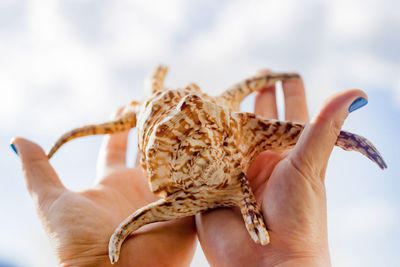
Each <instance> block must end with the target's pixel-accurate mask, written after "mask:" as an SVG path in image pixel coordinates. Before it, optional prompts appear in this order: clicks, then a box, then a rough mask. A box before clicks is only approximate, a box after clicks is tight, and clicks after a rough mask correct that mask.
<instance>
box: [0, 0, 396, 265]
mask: <svg viewBox="0 0 400 267" xmlns="http://www.w3.org/2000/svg"><path fill="white" fill-rule="evenodd" d="M399 36H400V2H398V1H394V0H384V1H373V0H366V1H360V0H347V1H345V0H339V1H331V2H327V1H326V2H322V1H313V0H306V1H301V2H300V1H294V0H289V1H263V2H261V1H211V0H209V1H190V2H188V1H183V0H174V1H168V3H167V1H161V0H160V1H146V2H144V1H143V2H139V1H112V2H111V1H93V0H84V1H66V0H57V1H40V0H34V1H27V0H3V1H0V58H1V60H0V121H1V125H0V130H1V131H0V140H1V144H3V149H1V150H0V160H1V162H2V163H1V164H2V165H1V166H2V170H3V175H2V176H1V177H0V188H1V189H0V203H1V204H0V214H3V216H2V219H1V223H0V226H1V227H0V235H1V236H2V239H1V240H0V259H1V258H2V259H4V261H5V262H13V263H15V265H16V266H54V265H55V259H54V256H52V254H51V249H50V245H49V243H48V241H47V239H46V237H45V236H44V232H43V230H42V229H41V226H40V223H39V221H38V219H37V217H36V214H35V211H34V209H33V205H32V203H31V200H30V198H29V195H28V193H27V191H26V189H25V184H24V180H23V177H22V172H21V171H20V164H19V161H18V159H17V157H16V156H15V155H14V154H12V152H11V149H10V148H9V140H10V139H11V137H13V136H24V137H27V138H30V139H32V140H34V141H36V142H37V143H39V144H41V145H42V146H43V147H44V148H45V149H48V148H49V147H50V146H51V144H52V143H53V142H54V141H55V140H56V139H57V138H58V137H59V136H60V135H61V134H62V133H64V132H65V131H67V130H69V129H71V128H74V127H76V126H80V125H84V124H87V123H92V122H100V121H102V120H104V119H107V118H108V117H109V115H110V113H112V112H113V111H114V110H115V109H117V108H118V107H120V106H122V105H124V104H127V103H129V102H130V100H133V99H141V98H142V97H143V92H142V86H143V80H144V78H145V77H146V76H147V74H148V72H150V71H151V70H152V69H153V68H154V67H155V66H156V65H157V64H159V63H164V64H167V65H169V66H170V72H169V74H168V77H167V80H166V83H167V85H169V86H170V87H173V88H174V87H179V86H184V85H186V84H187V83H189V82H196V83H198V84H199V85H200V87H201V88H202V89H203V90H204V91H206V92H208V93H210V94H217V93H219V92H221V91H222V90H223V89H224V88H226V87H227V86H228V85H230V84H232V83H234V82H236V81H238V80H240V79H242V78H246V77H248V76H250V75H252V74H254V73H255V72H256V71H257V70H258V69H260V68H270V69H272V70H278V71H284V70H285V71H293V70H294V71H298V72H300V74H301V75H302V76H303V78H304V81H305V85H306V89H307V96H308V103H309V105H310V113H311V114H312V113H313V112H314V111H315V110H316V109H317V107H318V106H319V105H320V104H321V103H322V101H323V100H324V99H326V98H327V97H329V96H330V95H331V94H332V93H334V92H338V91H340V90H343V89H347V88H361V89H363V90H365V91H366V93H367V94H368V95H369V104H368V105H367V106H366V107H364V108H362V109H360V110H358V111H356V112H354V113H352V114H351V115H350V116H349V118H348V119H347V121H346V123H345V125H344V129H346V130H349V131H352V132H355V133H357V134H360V135H363V136H365V137H368V139H370V140H371V141H373V143H374V144H375V145H376V147H377V148H378V149H379V150H380V151H381V153H382V155H383V156H384V158H385V160H386V162H387V164H388V166H389V168H388V169H387V170H385V171H383V172H382V171H381V170H380V169H379V168H377V166H375V165H374V164H372V163H371V162H369V161H368V160H367V159H365V158H364V157H362V156H361V155H359V154H357V153H353V152H344V151H341V150H340V149H335V150H334V153H333V155H332V158H331V161H330V163H329V168H328V172H327V190H328V223H329V241H330V248H331V254H332V262H333V263H334V265H336V266H377V265H385V266H397V265H398V264H399V260H398V259H397V258H398V255H397V254H398V251H399V250H400V244H399V241H398V240H400V230H399V229H400V228H399V226H400V218H399V216H400V215H399V214H400V212H399V211H400V208H399V203H400V194H399V193H400V192H399V191H400V189H399V188H400V186H399V185H400V182H399V179H398V178H399V175H398V173H400V167H399V165H398V162H399V160H400V153H399V149H400V145H399V142H398V137H399V133H400V119H399V118H400V75H399V74H400V64H399V63H400V53H399V51H398V48H399V47H400V37H399ZM251 104H252V98H249V99H247V100H246V102H245V104H244V105H243V108H244V109H246V110H250V109H251ZM101 140H102V138H101V137H99V136H96V137H91V138H85V139H81V140H76V141H73V142H71V143H69V144H68V145H66V146H65V147H63V148H62V150H60V151H59V153H58V154H57V157H54V159H53V160H52V164H53V165H54V167H55V168H56V170H57V172H58V173H59V175H60V176H61V178H62V180H63V182H64V183H65V184H66V185H67V186H68V187H70V188H72V189H75V190H81V189H84V188H87V187H88V186H90V185H91V184H92V183H93V181H94V177H95V169H96V157H97V151H98V149H99V146H100V142H101ZM130 143H131V150H130V151H129V155H130V158H131V159H132V161H133V155H134V151H135V148H134V147H135V144H136V141H135V136H134V133H132V138H131V141H130ZM77 152H79V153H77ZM72 167H74V168H72ZM0 262H1V261H0ZM204 264H205V261H204V258H202V256H201V253H200V252H199V253H198V254H196V257H195V259H194V261H193V263H192V266H203V265H204ZM0 265H1V264H0Z"/></svg>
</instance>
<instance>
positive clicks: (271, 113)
mask: <svg viewBox="0 0 400 267" xmlns="http://www.w3.org/2000/svg"><path fill="white" fill-rule="evenodd" d="M268 73H271V71H270V70H261V71H259V72H258V73H257V75H263V74H268ZM254 113H255V114H257V115H260V116H263V117H264V118H266V119H277V118H278V111H277V108H276V95H275V86H270V87H267V88H264V89H262V90H261V91H259V92H258V93H257V94H256V99H255V103H254Z"/></svg>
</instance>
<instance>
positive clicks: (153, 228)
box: [12, 71, 366, 266]
mask: <svg viewBox="0 0 400 267" xmlns="http://www.w3.org/2000/svg"><path fill="white" fill-rule="evenodd" d="M264 72H265V71H264ZM283 90H284V95H285V114H286V118H285V119H286V120H291V121H299V122H308V120H309V118H308V110H307V105H306V98H305V92H304V86H303V82H302V81H301V79H296V80H291V81H288V82H285V83H283ZM359 97H364V98H366V95H365V94H364V93H363V92H362V91H360V90H356V89H354V90H348V91H344V92H341V93H338V94H337V95H335V96H333V97H331V98H330V99H329V100H328V101H327V102H326V103H325V105H323V107H322V108H321V111H320V112H319V113H318V115H317V116H316V117H315V118H314V119H313V120H312V122H311V123H310V124H309V125H308V126H307V127H306V129H305V130H304V132H303V133H302V136H301V138H300V140H299V142H298V144H297V145H296V147H295V148H294V149H293V150H292V151H290V152H286V153H281V154H278V153H273V152H269V151H266V152H263V153H262V154H261V155H260V156H259V157H258V158H257V159H256V160H255V161H254V162H253V163H252V165H251V167H250V168H249V170H248V172H247V177H248V179H249V181H250V184H251V186H252V189H253V192H254V194H255V196H256V199H257V201H258V202H259V203H260V204H261V208H262V211H263V214H264V217H265V220H266V223H267V227H268V230H269V233H270V236H271V243H270V244H269V245H267V246H260V245H257V244H255V243H254V242H253V241H252V240H251V238H250V236H249V234H248V232H247V230H246V228H245V225H244V223H243V219H242V216H241V214H240V212H239V210H237V209H236V208H232V209H217V210H214V211H210V212H207V213H204V214H198V215H196V225H195V223H194V220H193V217H187V218H183V219H179V220H173V221H169V222H161V223H153V224H150V225H146V226H144V227H142V228H141V229H139V230H138V231H136V232H135V236H134V238H130V239H128V240H127V241H125V243H124V246H123V247H122V251H121V257H120V261H119V262H118V263H117V266H188V265H189V264H190V261H191V260H192V257H193V253H194V250H195V246H196V227H197V234H198V238H199V241H200V243H201V246H202V249H203V251H204V254H205V255H206V257H207V260H208V261H209V263H210V264H211V265H212V266H244V265H246V266H261V265H262V266H299V265H300V266H329V265H330V258H329V249H328V242H327V229H326V228H327V222H326V191H325V185H324V176H325V170H326V166H327V162H328V159H329V156H330V153H331V151H332V148H333V146H334V143H335V141H336V139H337V136H338V134H339V131H340V128H341V126H342V124H343V122H344V120H345V118H346V117H347V115H348V107H349V106H350V104H351V103H352V102H353V101H354V100H356V99H357V98H359ZM276 110H277V109H276V101H275V88H274V87H270V88H265V89H264V90H263V91H262V92H260V93H259V94H258V95H257V97H256V103H255V113H256V114H258V115H262V116H264V117H266V118H277V112H276ZM127 137H128V133H127V132H122V133H116V134H113V135H110V136H107V137H106V138H105V141H104V144H103V146H102V149H101V152H100V156H99V164H98V179H97V182H96V184H95V185H94V186H93V187H92V188H90V189H87V190H84V191H82V192H73V191H71V190H69V189H67V188H65V187H64V185H63V184H62V183H61V181H60V179H59V177H58V175H57V174H56V172H55V171H54V169H53V168H52V167H51V165H50V164H49V162H48V159H47V156H46V154H45V153H44V151H43V150H42V149H41V148H40V147H39V146H38V145H36V144H35V143H33V142H31V141H29V140H26V139H23V138H16V139H14V140H13V141H12V143H13V144H14V145H15V147H16V149H17V150H18V154H19V156H20V159H21V162H22V168H23V171H24V175H25V179H26V184H27V188H28V191H29V193H30V194H31V196H32V199H33V201H34V204H35V207H36V210H37V213H38V215H39V217H40V219H41V221H42V223H43V226H44V228H45V230H46V232H47V234H48V237H49V239H50V240H51V242H52V244H53V247H54V250H55V252H56V255H57V257H58V259H59V262H60V264H61V265H62V266H109V265H110V263H109V259H108V241H109V238H110V236H111V234H112V233H113V232H114V230H115V228H116V227H117V226H118V224H119V223H120V222H121V221H122V220H123V219H125V218H126V217H127V216H129V215H130V214H131V213H132V212H133V211H135V210H136V209H138V208H140V207H142V206H144V205H146V204H148V203H150V202H153V201H155V200H156V199H157V197H156V196H154V195H153V194H152V193H151V192H150V190H149V186H148V182H147V180H146V178H145V177H144V175H143V173H142V171H141V170H140V168H139V167H135V168H133V169H131V168H127V167H126V146H127ZM155 255H157V257H155Z"/></svg>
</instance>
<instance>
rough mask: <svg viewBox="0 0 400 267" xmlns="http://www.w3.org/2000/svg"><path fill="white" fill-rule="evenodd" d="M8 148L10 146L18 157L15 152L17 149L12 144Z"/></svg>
mask: <svg viewBox="0 0 400 267" xmlns="http://www.w3.org/2000/svg"><path fill="white" fill-rule="evenodd" d="M10 146H11V148H12V150H14V152H15V154H17V156H18V151H17V148H16V147H15V146H14V144H10Z"/></svg>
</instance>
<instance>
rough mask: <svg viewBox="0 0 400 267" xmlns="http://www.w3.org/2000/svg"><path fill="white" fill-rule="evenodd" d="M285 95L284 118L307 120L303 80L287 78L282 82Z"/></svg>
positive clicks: (298, 120)
mask: <svg viewBox="0 0 400 267" xmlns="http://www.w3.org/2000/svg"><path fill="white" fill-rule="evenodd" d="M282 89H283V95H284V97H285V119H286V120H288V121H296V122H308V121H309V116H308V108H307V102H306V93H305V89H304V84H303V80H302V79H301V78H298V79H289V80H285V81H283V82H282Z"/></svg>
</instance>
